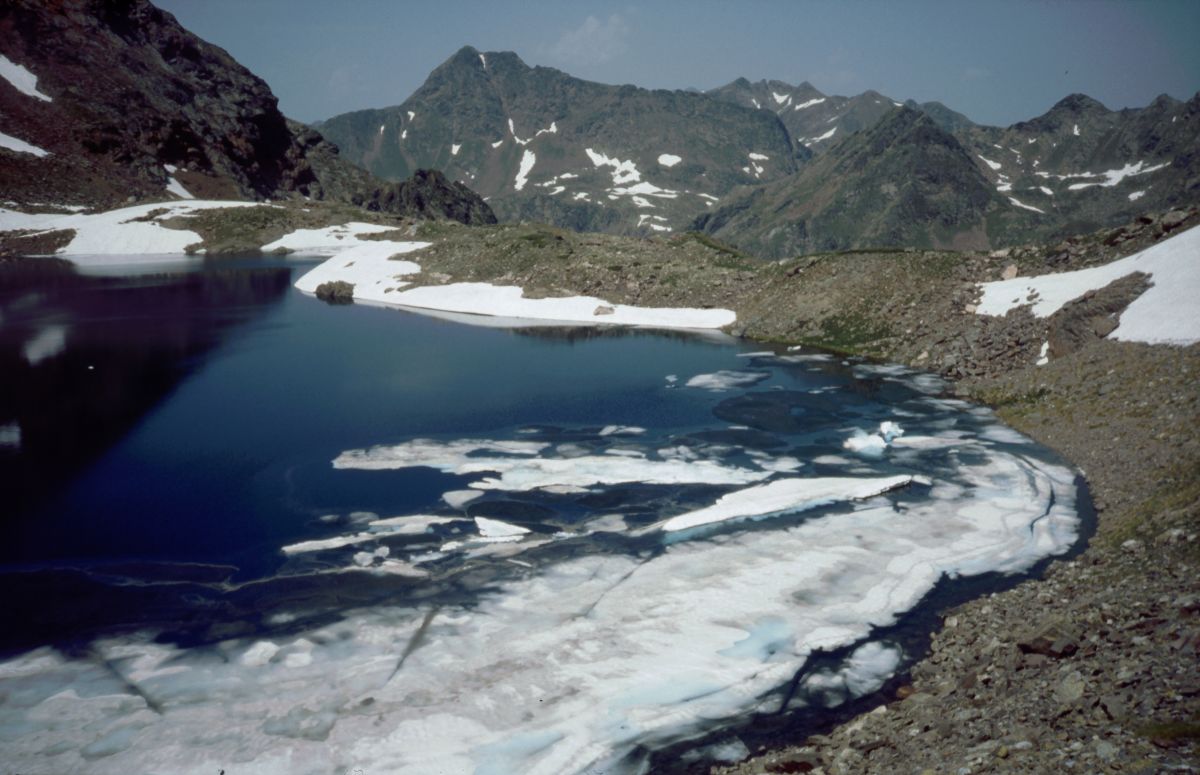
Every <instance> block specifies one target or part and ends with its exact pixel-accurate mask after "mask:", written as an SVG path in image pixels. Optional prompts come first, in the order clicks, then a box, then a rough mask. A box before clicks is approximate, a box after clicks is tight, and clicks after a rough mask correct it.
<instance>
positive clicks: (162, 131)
mask: <svg viewBox="0 0 1200 775" xmlns="http://www.w3.org/2000/svg"><path fill="white" fill-rule="evenodd" d="M0 55H3V56H4V57H6V58H7V59H8V60H9V61H11V62H12V63H14V64H15V65H17V66H20V67H22V68H24V69H25V70H26V71H28V72H29V73H30V74H31V76H32V77H33V78H36V87H35V93H33V94H30V93H26V92H24V91H22V90H21V89H19V88H17V87H16V86H15V85H14V84H12V83H10V82H8V81H7V80H0V132H4V133H5V134H7V135H9V136H11V137H14V138H17V139H19V140H20V141H22V142H24V143H28V144H30V145H32V146H34V147H35V148H37V149H40V151H44V152H45V154H44V155H39V154H37V153H33V152H19V151H14V150H12V149H0V181H2V182H0V195H2V196H3V197H4V198H5V199H8V200H13V201H16V202H18V203H46V202H51V203H56V204H76V205H88V206H93V207H102V208H108V207H112V206H115V205H117V204H121V203H124V202H125V201H127V200H128V199H130V198H133V199H134V200H142V199H145V200H157V199H171V198H174V197H175V196H176V195H178V193H179V190H180V187H182V189H183V190H184V191H186V192H187V193H189V194H191V195H192V196H195V197H197V198H202V199H265V198H272V197H284V196H300V195H302V196H307V197H311V198H313V199H333V200H336V201H343V202H350V201H354V200H355V199H358V200H359V201H362V200H364V199H370V198H371V196H372V193H373V192H374V191H375V190H376V189H378V188H379V187H380V186H381V185H382V184H381V182H380V181H378V180H376V179H375V178H374V177H373V176H372V175H371V174H370V173H367V172H366V171H364V170H361V169H359V168H356V167H354V166H353V165H352V164H349V163H348V162H346V161H344V160H343V159H342V158H341V157H340V156H339V155H338V150H337V148H336V147H335V146H333V145H332V144H331V143H328V142H326V141H325V139H324V138H323V137H321V135H320V134H319V133H317V132H315V131H313V130H312V129H310V128H308V127H306V126H304V125H302V124H299V123H296V122H290V121H288V120H287V119H286V118H285V117H284V116H283V114H282V113H280V112H279V108H278V105H277V101H276V99H275V96H274V95H273V94H272V93H271V90H270V88H269V87H268V86H267V84H266V83H265V82H263V81H262V79H260V78H258V77H257V76H255V75H254V74H253V73H251V72H250V71H249V70H247V69H246V68H245V67H243V66H241V65H240V64H238V63H237V62H236V61H235V60H234V59H233V58H232V57H230V56H229V54H227V53H226V52H225V51H224V50H222V49H220V48H218V47H217V46H213V45H210V44H209V43H206V42H205V41H203V40H201V39H200V38H198V37H196V36H195V35H193V34H191V33H190V32H188V31H187V30H185V29H184V28H183V27H181V26H180V25H179V23H178V22H177V21H176V20H175V18H174V17H173V16H172V15H171V14H169V13H166V12H165V11H162V10H160V9H158V8H155V7H154V6H153V5H151V4H150V3H149V2H146V0H123V1H114V2H109V1H108V0H13V1H12V2H6V3H4V4H2V5H0ZM429 198H431V197H427V199H429ZM437 198H440V199H442V200H455V204H454V205H453V206H449V207H443V208H440V209H439V210H437V213H436V214H438V215H441V216H444V217H454V216H453V215H452V214H451V213H455V212H459V211H463V212H468V211H471V212H482V211H485V210H486V209H487V205H486V204H484V203H483V202H482V201H481V200H479V199H478V197H475V196H474V195H473V194H472V193H471V192H469V191H467V190H465V188H463V187H460V188H453V187H450V186H440V187H439V193H438V195H437ZM460 199H461V200H462V201H461V202H458V201H457V200H460ZM405 206H407V207H409V209H402V208H403V207H405ZM381 207H382V208H383V209H388V210H389V212H396V213H398V214H414V215H427V214H434V213H435V211H434V210H429V211H428V212H426V211H425V210H422V209H420V208H417V209H413V207H412V203H411V202H408V203H405V202H402V201H399V200H396V201H392V202H390V203H388V204H387V205H386V206H384V205H381ZM476 217H480V216H476Z"/></svg>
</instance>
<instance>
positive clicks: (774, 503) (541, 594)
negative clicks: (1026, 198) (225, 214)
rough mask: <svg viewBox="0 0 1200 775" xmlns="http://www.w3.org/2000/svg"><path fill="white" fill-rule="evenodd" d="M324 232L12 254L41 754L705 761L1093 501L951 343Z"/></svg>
mask: <svg viewBox="0 0 1200 775" xmlns="http://www.w3.org/2000/svg"><path fill="white" fill-rule="evenodd" d="M319 260H320V259H315V258H314V259H297V258H294V257H293V258H289V259H282V258H245V259H226V260H221V261H213V262H209V261H204V260H200V259H196V260H194V261H190V262H182V263H181V262H178V261H175V262H164V263H162V264H155V263H153V262H149V263H146V262H143V263H142V264H140V265H138V266H137V267H128V266H120V265H106V266H101V267H95V268H90V269H86V270H85V269H80V268H76V267H73V266H71V265H69V264H66V263H65V262H60V261H56V260H45V261H12V262H8V263H6V264H3V265H0V374H2V375H3V377H2V379H0V479H2V480H3V482H4V485H3V491H4V495H5V499H6V502H7V503H6V507H5V509H4V514H3V520H4V522H3V528H4V531H5V540H4V541H2V542H0V601H3V602H0V607H2V609H3V615H4V621H5V627H4V628H3V630H0V750H3V752H4V755H3V758H4V759H5V761H6V762H7V766H8V767H9V768H10V769H12V770H13V771H14V772H23V773H25V772H84V771H86V772H89V773H97V774H102V773H130V772H172V773H203V774H204V775H216V773H218V772H221V771H223V772H226V773H229V775H233V773H240V772H253V773H342V772H353V771H361V772H363V773H368V774H372V773H413V774H414V775H415V774H420V775H428V774H429V773H446V774H447V775H449V774H451V773H479V774H481V775H493V774H499V773H547V774H549V773H553V774H554V775H558V774H559V773H568V772H581V773H582V772H587V773H624V772H646V771H651V770H653V771H655V772H659V771H663V772H672V771H679V772H683V771H702V770H701V768H702V767H704V766H705V765H706V764H707V763H710V762H717V761H731V760H736V759H738V758H740V757H742V756H744V755H745V753H746V752H747V751H752V750H756V749H757V748H758V747H759V746H761V745H766V744H771V743H774V742H778V741H779V740H789V739H795V738H796V736H798V735H802V734H803V733H805V732H811V731H817V730H820V729H821V728H822V727H823V726H825V725H828V724H830V723H832V722H833V721H835V720H837V719H839V718H844V717H845V716H846V715H847V714H851V713H854V712H859V711H861V710H862V709H864V708H869V707H871V706H872V705H873V704H878V703H879V702H880V701H882V700H883V699H886V698H888V697H890V696H891V693H892V692H894V690H895V688H896V687H897V686H898V685H899V684H900V683H902V682H903V674H904V670H905V667H906V665H908V664H911V662H912V661H913V660H915V659H917V658H919V657H921V656H922V655H923V654H924V653H925V652H926V650H927V648H928V634H929V632H930V630H931V629H933V628H934V627H936V623H937V621H938V612H939V611H940V610H943V609H944V608H945V607H946V606H949V605H952V604H954V603H955V602H958V601H962V600H964V599H967V598H970V597H973V596H977V595H981V594H987V593H989V592H992V591H995V590H997V589H1000V588H1003V587H1005V586H1008V585H1011V584H1013V583H1016V582H1017V581H1019V580H1020V579H1022V578H1024V577H1025V576H1026V575H1028V574H1030V573H1037V572H1039V571H1040V570H1041V568H1043V567H1044V565H1045V563H1046V562H1048V561H1049V559H1050V558H1051V557H1055V556H1063V555H1066V554H1070V553H1072V552H1076V551H1078V550H1079V549H1080V547H1081V544H1082V542H1083V540H1084V539H1085V538H1086V536H1087V534H1088V533H1089V531H1090V530H1091V529H1092V522H1093V515H1092V513H1091V511H1090V506H1089V501H1088V497H1087V493H1086V488H1085V485H1084V483H1083V482H1082V480H1081V479H1079V478H1078V477H1077V476H1076V474H1075V472H1074V471H1072V470H1070V469H1069V468H1068V467H1067V466H1066V465H1065V464H1064V462H1063V461H1062V460H1061V459H1060V458H1059V457H1058V456H1056V455H1055V454H1054V453H1053V452H1051V451H1049V450H1047V449H1045V448H1042V447H1040V446H1038V445H1036V444H1034V443H1033V442H1031V441H1030V440H1029V439H1027V438H1025V437H1023V436H1021V435H1019V434H1017V433H1015V432H1014V431H1012V430H1011V429H1008V428H1006V427H1005V426H1003V425H1001V424H1000V423H999V422H998V421H997V420H996V419H995V417H994V416H993V414H992V413H991V412H990V411H989V410H987V409H986V408H982V407H978V406H973V405H969V404H966V403H964V402H961V401H958V400H956V399H954V398H953V397H951V396H950V391H948V386H947V385H946V384H944V383H943V382H942V381H941V380H940V379H938V378H936V377H934V376H932V375H928V374H922V373H919V372H914V371H911V370H909V369H906V368H902V367H898V366H893V365H888V364H879V363H873V362H868V361H865V360H861V359H856V358H844V357H842V356H838V355H833V354H830V353H824V352H819V351H815V350H804V349H795V348H787V347H783V346H771V347H764V346H762V345H761V344H755V343H753V342H746V341H743V340H737V339H734V338H731V337H727V336H725V335H722V334H713V333H694V332H680V331H673V332H671V331H649V330H640V329H628V328H580V327H545V326H543V327H528V328H526V327H512V326H504V325H499V322H498V321H493V320H489V319H477V320H474V321H469V322H471V323H475V324H474V325H472V324H464V323H463V322H459V321H452V320H445V319H441V318H438V317H434V316H430V315H425V314H419V313H416V312H413V311H405V310H397V309H385V308H379V307H371V306H363V305H358V304H355V305H340V306H335V305H327V304H325V303H323V302H320V301H318V300H316V299H314V298H311V297H309V296H306V295H304V294H302V293H300V292H299V291H296V290H295V289H294V288H293V287H292V284H293V282H295V280H296V279H297V278H298V277H299V276H300V275H301V274H303V273H304V272H305V271H307V270H308V269H310V268H311V267H312V266H314V265H315V264H316V263H317V262H319Z"/></svg>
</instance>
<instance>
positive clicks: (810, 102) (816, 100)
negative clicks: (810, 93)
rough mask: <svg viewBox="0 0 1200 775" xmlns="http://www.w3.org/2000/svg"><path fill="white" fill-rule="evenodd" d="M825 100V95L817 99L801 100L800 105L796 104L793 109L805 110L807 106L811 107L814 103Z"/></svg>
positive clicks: (818, 103) (817, 103)
mask: <svg viewBox="0 0 1200 775" xmlns="http://www.w3.org/2000/svg"><path fill="white" fill-rule="evenodd" d="M824 101H825V98H824V97H817V98H816V99H811V100H805V101H804V102H801V103H800V104H799V105H796V106H794V107H793V108H792V110H804V109H805V108H811V107H812V106H813V105H820V104H821V103H822V102H824Z"/></svg>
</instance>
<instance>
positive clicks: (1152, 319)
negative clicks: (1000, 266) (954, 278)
mask: <svg viewBox="0 0 1200 775" xmlns="http://www.w3.org/2000/svg"><path fill="white" fill-rule="evenodd" d="M1134 272H1145V273H1146V274H1148V275H1150V279H1151V281H1152V282H1153V284H1154V285H1153V287H1151V288H1150V289H1149V290H1147V291H1146V292H1145V293H1143V294H1142V295H1141V296H1140V297H1138V298H1137V299H1136V300H1135V301H1134V302H1133V303H1132V304H1130V305H1129V306H1128V307H1127V308H1126V309H1125V311H1124V312H1123V313H1121V316H1120V319H1119V325H1118V328H1117V330H1116V331H1114V332H1113V333H1112V334H1110V337H1111V338H1113V339H1119V340H1122V341H1127V342H1147V343H1150V344H1176V345H1187V344H1192V343H1193V342H1196V341H1200V305H1198V304H1197V303H1196V299H1197V298H1200V227H1197V228H1192V229H1189V230H1187V231H1185V232H1183V233H1181V234H1177V235H1175V236H1174V237H1170V238H1169V239H1166V240H1163V241H1162V242H1159V243H1158V244H1156V245H1153V246H1151V247H1149V248H1147V249H1146V250H1143V251H1142V252H1140V253H1135V254H1133V255H1132V256H1129V257H1127V258H1123V259H1121V260H1119V261H1113V262H1112V263H1109V264H1105V265H1103V266H1096V267H1091V268H1089V269H1080V270H1078V271H1075V272H1061V273H1059V274H1048V275H1038V276H1035V277H1016V278H1013V279H1012V280H1000V281H997V282H990V283H981V285H980V287H981V288H982V289H983V298H982V299H981V300H980V302H979V306H978V307H977V308H976V312H977V313H978V314H980V315H1004V314H1005V313H1007V312H1008V311H1009V310H1010V309H1014V308H1016V307H1018V306H1020V305H1023V304H1027V303H1029V302H1028V301H1027V299H1028V297H1029V296H1030V295H1031V294H1036V296H1035V300H1034V301H1033V302H1032V310H1033V314H1034V315H1036V316H1038V317H1043V318H1044V317H1047V316H1049V315H1052V314H1054V313H1055V312H1057V311H1058V310H1059V309H1061V308H1062V306H1063V305H1064V304H1066V303H1067V302H1069V301H1071V300H1072V299H1077V298H1079V297H1080V296H1082V295H1083V294H1084V293H1086V292H1088V291H1091V290H1099V289H1100V288H1103V287H1104V286H1106V285H1108V284H1109V283H1111V282H1113V281H1114V280H1118V279H1120V278H1122V277H1125V276H1127V275H1129V274H1132V273H1134Z"/></svg>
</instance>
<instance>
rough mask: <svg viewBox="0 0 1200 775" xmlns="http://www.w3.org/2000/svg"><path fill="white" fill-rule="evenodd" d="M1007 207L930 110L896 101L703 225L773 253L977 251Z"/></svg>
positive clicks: (751, 248) (734, 241)
mask: <svg viewBox="0 0 1200 775" xmlns="http://www.w3.org/2000/svg"><path fill="white" fill-rule="evenodd" d="M1000 208H1001V205H1000V202H999V198H998V197H997V196H996V194H995V193H994V192H993V191H992V187H991V186H990V184H989V182H988V180H987V178H986V177H984V175H983V174H982V173H981V172H980V170H979V168H978V166H977V165H976V163H975V161H974V160H973V159H972V157H971V156H970V154H969V153H968V152H967V150H966V149H965V148H963V146H962V145H961V144H960V143H959V142H958V141H957V140H956V139H955V138H954V137H953V136H952V135H950V134H949V133H948V132H946V131H945V130H943V129H941V128H940V127H938V126H937V124H935V123H934V122H933V121H932V120H931V119H930V118H929V117H928V116H925V115H924V114H922V113H919V112H917V111H915V110H912V109H909V108H905V107H901V108H895V107H893V108H892V110H891V111H890V112H889V113H888V115H886V116H885V117H884V119H883V120H882V121H880V122H878V123H877V124H875V125H874V126H872V127H870V128H869V129H866V130H865V131H862V132H859V133H857V134H854V135H850V136H848V137H846V138H844V139H842V140H841V141H839V142H838V143H835V144H834V145H833V146H832V147H831V148H829V149H828V150H827V151H826V152H825V153H823V154H822V155H820V156H818V157H817V158H816V159H814V160H813V162H812V163H810V164H809V165H807V166H806V167H805V168H804V169H802V170H801V171H800V172H798V173H796V174H795V175H792V176H790V177H788V178H785V179H783V180H779V181H776V182H774V183H769V184H767V185H764V186H760V187H757V188H754V189H748V190H744V191H742V192H740V194H739V195H738V196H736V197H732V198H730V200H729V201H728V202H726V204H724V205H723V206H722V207H721V208H719V209H718V210H716V211H714V212H712V213H707V214H704V215H702V216H700V217H699V218H698V219H697V221H696V224H695V225H696V228H698V229H700V230H703V231H705V232H707V233H709V234H713V235H715V236H717V237H719V238H721V239H723V240H725V241H727V242H731V243H732V244H734V245H737V246H738V247H739V248H742V249H743V250H746V251H748V252H751V253H754V254H755V255H759V256H763V257H768V258H781V257H784V256H791V255H796V254H799V253H808V252H816V251H829V250H846V249H850V248H862V247H887V246H890V247H906V246H918V247H954V248H974V247H982V246H985V245H986V244H987V243H988V239H987V224H986V218H987V216H988V214H989V213H991V212H993V211H996V210H998V209H1000ZM1016 217H1018V218H1023V216H1021V215H1018V216H1016Z"/></svg>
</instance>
